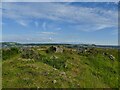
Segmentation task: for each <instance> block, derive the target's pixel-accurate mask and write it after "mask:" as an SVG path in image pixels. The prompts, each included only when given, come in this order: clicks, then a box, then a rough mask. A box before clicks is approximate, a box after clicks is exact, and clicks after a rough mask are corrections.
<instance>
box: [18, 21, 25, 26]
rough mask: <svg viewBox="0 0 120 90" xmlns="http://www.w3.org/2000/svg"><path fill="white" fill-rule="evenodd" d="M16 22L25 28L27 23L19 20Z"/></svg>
mask: <svg viewBox="0 0 120 90" xmlns="http://www.w3.org/2000/svg"><path fill="white" fill-rule="evenodd" d="M17 22H18V23H19V24H20V25H22V26H25V27H26V26H27V23H26V22H25V21H22V20H21V21H17Z"/></svg>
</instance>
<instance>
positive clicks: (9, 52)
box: [2, 48, 19, 60]
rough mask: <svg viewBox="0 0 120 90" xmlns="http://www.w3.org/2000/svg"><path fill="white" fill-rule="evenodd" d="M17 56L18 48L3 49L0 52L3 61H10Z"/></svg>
mask: <svg viewBox="0 0 120 90" xmlns="http://www.w3.org/2000/svg"><path fill="white" fill-rule="evenodd" d="M17 54H19V49H18V48H9V49H3V50H2V59H3V60H6V59H10V58H12V57H14V56H15V55H17Z"/></svg>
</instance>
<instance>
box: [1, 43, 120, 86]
mask: <svg viewBox="0 0 120 90" xmlns="http://www.w3.org/2000/svg"><path fill="white" fill-rule="evenodd" d="M57 49H58V51H57ZM2 55H3V61H2V69H3V70H2V75H3V76H2V77H3V81H2V85H3V88H117V87H118V86H119V83H118V78H119V72H118V69H119V65H118V64H119V61H118V50H117V49H110V48H90V49H89V48H87V49H85V50H83V51H78V50H76V49H75V48H67V47H65V46H64V45H63V46H62V45H61V46H50V45H43V46H34V47H24V48H23V47H21V48H16V47H12V48H4V49H3V50H2ZM110 55H111V56H112V58H111V57H110Z"/></svg>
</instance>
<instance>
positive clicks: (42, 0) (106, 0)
mask: <svg viewBox="0 0 120 90" xmlns="http://www.w3.org/2000/svg"><path fill="white" fill-rule="evenodd" d="M118 1H119V0H2V2H118Z"/></svg>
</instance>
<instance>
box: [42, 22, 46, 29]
mask: <svg viewBox="0 0 120 90" xmlns="http://www.w3.org/2000/svg"><path fill="white" fill-rule="evenodd" d="M42 27H43V30H46V22H43V24H42Z"/></svg>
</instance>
